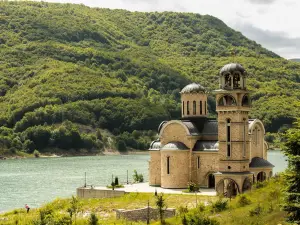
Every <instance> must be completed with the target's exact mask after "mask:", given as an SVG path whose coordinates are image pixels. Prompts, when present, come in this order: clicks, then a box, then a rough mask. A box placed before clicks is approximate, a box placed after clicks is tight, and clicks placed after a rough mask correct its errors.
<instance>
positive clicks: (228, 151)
mask: <svg viewBox="0 0 300 225" xmlns="http://www.w3.org/2000/svg"><path fill="white" fill-rule="evenodd" d="M230 126H231V121H230V119H227V120H226V128H227V129H226V136H227V140H226V143H227V157H230V156H231V130H230V128H231V127H230Z"/></svg>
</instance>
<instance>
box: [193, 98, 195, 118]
mask: <svg viewBox="0 0 300 225" xmlns="http://www.w3.org/2000/svg"><path fill="white" fill-rule="evenodd" d="M193 114H194V115H196V101H193Z"/></svg>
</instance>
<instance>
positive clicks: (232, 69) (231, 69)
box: [220, 63, 246, 75]
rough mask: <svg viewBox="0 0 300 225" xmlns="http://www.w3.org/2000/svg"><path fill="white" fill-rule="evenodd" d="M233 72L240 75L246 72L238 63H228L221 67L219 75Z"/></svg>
mask: <svg viewBox="0 0 300 225" xmlns="http://www.w3.org/2000/svg"><path fill="white" fill-rule="evenodd" d="M235 71H238V72H240V73H241V74H244V73H245V72H246V70H245V69H244V68H243V67H242V66H241V64H238V63H229V64H226V65H225V66H223V68H222V69H221V70H220V75H223V74H224V73H227V72H229V73H233V72H235Z"/></svg>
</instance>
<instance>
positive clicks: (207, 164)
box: [192, 152, 219, 187]
mask: <svg viewBox="0 0 300 225" xmlns="http://www.w3.org/2000/svg"><path fill="white" fill-rule="evenodd" d="M198 157H199V159H200V168H198ZM217 171H219V154H218V152H193V156H192V177H193V179H192V180H193V181H194V182H195V183H197V184H198V185H200V187H208V175H209V174H213V173H215V172H217Z"/></svg>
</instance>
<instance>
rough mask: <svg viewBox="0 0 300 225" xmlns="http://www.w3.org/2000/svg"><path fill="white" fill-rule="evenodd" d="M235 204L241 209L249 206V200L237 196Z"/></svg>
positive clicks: (244, 196)
mask: <svg viewBox="0 0 300 225" xmlns="http://www.w3.org/2000/svg"><path fill="white" fill-rule="evenodd" d="M237 204H238V206H240V207H243V206H246V205H250V204H251V200H250V199H249V198H248V197H247V196H246V195H244V194H241V195H239V196H238V200H237Z"/></svg>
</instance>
